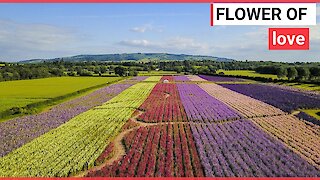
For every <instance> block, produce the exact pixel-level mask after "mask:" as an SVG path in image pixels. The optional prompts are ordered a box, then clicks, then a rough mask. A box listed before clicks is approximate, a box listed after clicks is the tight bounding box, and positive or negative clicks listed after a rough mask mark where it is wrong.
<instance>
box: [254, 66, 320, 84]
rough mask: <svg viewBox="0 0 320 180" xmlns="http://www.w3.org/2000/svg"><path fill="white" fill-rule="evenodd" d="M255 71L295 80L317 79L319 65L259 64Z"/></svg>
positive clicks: (319, 74)
mask: <svg viewBox="0 0 320 180" xmlns="http://www.w3.org/2000/svg"><path fill="white" fill-rule="evenodd" d="M255 71H256V72H257V73H261V74H274V75H277V77H278V78H288V80H297V81H308V80H309V81H317V80H319V79H320V66H260V67H257V68H256V69H255Z"/></svg>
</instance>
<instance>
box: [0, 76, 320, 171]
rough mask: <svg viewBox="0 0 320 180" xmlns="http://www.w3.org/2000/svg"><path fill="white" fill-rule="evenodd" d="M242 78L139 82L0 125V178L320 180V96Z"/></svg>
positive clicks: (128, 81)
mask: <svg viewBox="0 0 320 180" xmlns="http://www.w3.org/2000/svg"><path fill="white" fill-rule="evenodd" d="M244 81H245V80H242V79H237V78H224V77H211V76H196V75H187V76H184V75H174V76H173V75H163V76H147V75H145V76H138V77H133V78H131V79H126V80H124V81H121V82H118V83H115V84H112V85H109V86H105V87H102V88H101V89H98V90H96V91H93V92H91V93H88V94H86V95H85V96H82V97H78V98H75V99H72V100H69V101H66V102H64V103H61V104H59V105H57V106H54V107H53V108H51V109H49V110H48V111H45V112H42V113H40V114H35V115H27V116H23V117H19V118H14V119H11V120H8V121H6V122H2V123H0V143H1V144H3V146H0V177H320V126H319V125H320V124H319V123H318V122H320V121H319V120H317V119H316V118H315V117H313V116H309V115H308V114H310V112H313V113H314V114H316V111H317V109H320V95H319V94H310V93H308V92H304V91H295V90H292V89H288V88H281V87H278V86H271V85H265V84H261V83H254V84H244V83H242V82H244ZM225 82H226V83H225ZM217 83H219V84H217ZM220 83H221V84H220ZM312 118H314V119H316V120H314V119H312Z"/></svg>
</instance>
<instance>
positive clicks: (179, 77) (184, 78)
mask: <svg viewBox="0 0 320 180" xmlns="http://www.w3.org/2000/svg"><path fill="white" fill-rule="evenodd" d="M173 78H174V80H175V81H190V79H189V78H188V77H187V76H173Z"/></svg>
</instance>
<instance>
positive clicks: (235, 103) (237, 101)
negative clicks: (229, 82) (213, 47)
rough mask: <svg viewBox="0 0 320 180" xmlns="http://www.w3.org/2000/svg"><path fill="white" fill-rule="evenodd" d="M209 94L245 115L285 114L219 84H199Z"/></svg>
mask: <svg viewBox="0 0 320 180" xmlns="http://www.w3.org/2000/svg"><path fill="white" fill-rule="evenodd" d="M199 86H200V87H201V88H202V89H204V90H205V91H206V92H207V93H208V94H210V95H211V96H213V97H215V98H217V99H218V100H220V101H222V102H223V103H225V104H227V105H228V106H230V107H232V108H233V109H234V110H236V111H237V112H239V113H241V114H242V115H243V116H245V117H260V116H273V115H281V114H285V112H283V111H281V110H280V109H278V108H276V107H273V106H271V105H269V104H267V103H264V102H261V101H259V100H256V99H254V98H251V97H248V96H246V95H243V94H240V93H237V92H235V91H232V90H229V89H227V88H223V87H222V86H220V85H217V84H199Z"/></svg>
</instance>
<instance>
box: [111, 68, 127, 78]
mask: <svg viewBox="0 0 320 180" xmlns="http://www.w3.org/2000/svg"><path fill="white" fill-rule="evenodd" d="M125 71H126V69H125V68H124V67H122V66H117V67H116V68H115V69H114V73H115V74H117V75H119V76H123V75H125Z"/></svg>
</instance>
